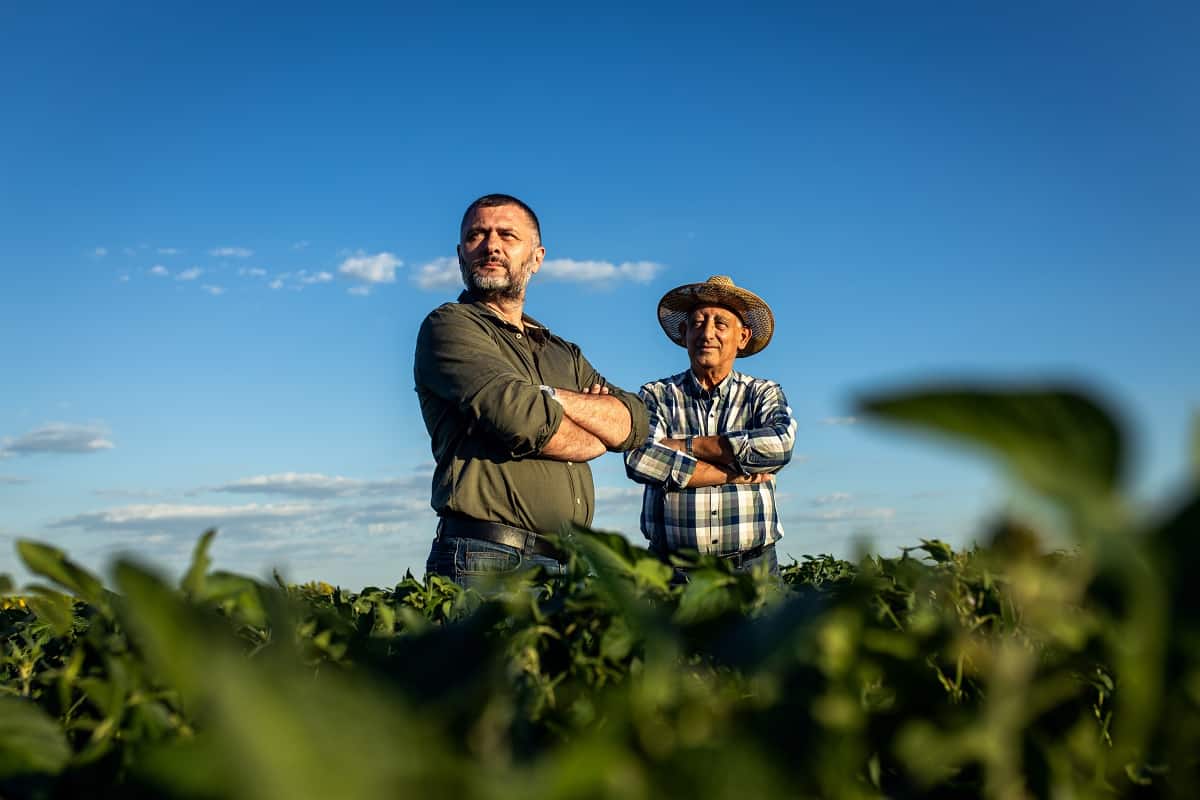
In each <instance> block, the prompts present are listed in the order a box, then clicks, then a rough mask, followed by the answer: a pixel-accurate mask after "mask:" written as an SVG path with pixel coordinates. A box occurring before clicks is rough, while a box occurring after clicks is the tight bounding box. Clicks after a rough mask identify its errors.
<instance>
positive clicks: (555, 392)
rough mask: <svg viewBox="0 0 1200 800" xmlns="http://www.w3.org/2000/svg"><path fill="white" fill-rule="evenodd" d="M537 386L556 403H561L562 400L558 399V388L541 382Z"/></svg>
mask: <svg viewBox="0 0 1200 800" xmlns="http://www.w3.org/2000/svg"><path fill="white" fill-rule="evenodd" d="M538 388H539V389H541V390H542V391H543V392H545V393H546V394H547V395H549V396H550V399H551V400H553V401H554V402H556V403H558V404H559V405H560V406H561V405H562V400H559V399H558V390H556V389H555V388H554V387H553V386H546V385H545V384H542V385H541V386H539V387H538Z"/></svg>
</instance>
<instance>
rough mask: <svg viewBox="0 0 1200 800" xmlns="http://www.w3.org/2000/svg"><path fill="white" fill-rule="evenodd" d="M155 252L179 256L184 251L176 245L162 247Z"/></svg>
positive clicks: (161, 254) (162, 254)
mask: <svg viewBox="0 0 1200 800" xmlns="http://www.w3.org/2000/svg"><path fill="white" fill-rule="evenodd" d="M154 252H156V253H158V254H159V255H160V256H177V255H179V254H180V253H181V252H183V251H182V250H179V249H177V248H174V247H160V248H158V249H157V250H155V251H154Z"/></svg>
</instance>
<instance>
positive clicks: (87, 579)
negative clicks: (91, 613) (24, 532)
mask: <svg viewBox="0 0 1200 800" xmlns="http://www.w3.org/2000/svg"><path fill="white" fill-rule="evenodd" d="M17 554H18V555H19V556H20V557H21V560H22V561H24V562H25V566H26V567H27V568H28V569H29V571H30V572H33V573H36V574H38V575H41V576H43V577H46V578H49V579H50V580H52V581H54V582H55V583H57V584H58V585H59V586H63V587H65V588H66V589H68V590H69V591H71V592H72V593H74V595H75V596H76V597H78V598H79V599H80V600H84V601H86V602H88V603H90V604H92V605H93V606H95V607H96V608H100V609H107V608H108V594H107V592H105V590H104V586H103V584H101V583H100V579H99V578H97V577H96V576H95V575H93V574H92V573H90V572H88V571H87V570H85V569H84V568H83V567H81V566H79V565H78V564H76V563H74V562H73V561H71V560H70V559H68V558H67V556H66V553H64V552H63V551H62V550H59V549H58V548H57V547H51V546H50V545H46V544H41V543H40V542H32V541H29V540H28V539H22V540H19V541H18V542H17Z"/></svg>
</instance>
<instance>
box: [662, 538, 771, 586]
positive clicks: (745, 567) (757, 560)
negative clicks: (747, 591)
mask: <svg viewBox="0 0 1200 800" xmlns="http://www.w3.org/2000/svg"><path fill="white" fill-rule="evenodd" d="M650 549H651V550H654V548H653V547H651V548H650ZM659 557H660V558H663V556H662V555H661V554H660V555H659ZM663 560H664V561H666V559H665V558H663ZM763 565H765V566H766V569H767V575H768V576H769V577H771V578H772V579H774V580H776V581H778V580H780V575H779V558H778V557H777V556H776V555H775V545H773V544H769V545H767V546H766V547H764V548H763V551H762V552H761V553H759V554H758V555H757V556H755V557H754V558H748V559H746V560H745V561H742V562H741V563H735V564H734V567H733V570H734V572H754V571H755V570H756V569H757V570H762V568H763ZM671 582H672V583H687V582H688V578H687V570H683V569H679V568H678V567H676V568H675V575H674V577H672V578H671Z"/></svg>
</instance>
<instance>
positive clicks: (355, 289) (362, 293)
mask: <svg viewBox="0 0 1200 800" xmlns="http://www.w3.org/2000/svg"><path fill="white" fill-rule="evenodd" d="M346 292H347V293H349V294H352V295H355V296H357V297H366V296H367V295H369V294H370V293H371V287H370V286H351V287H350V288H349V289H347V290H346Z"/></svg>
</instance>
